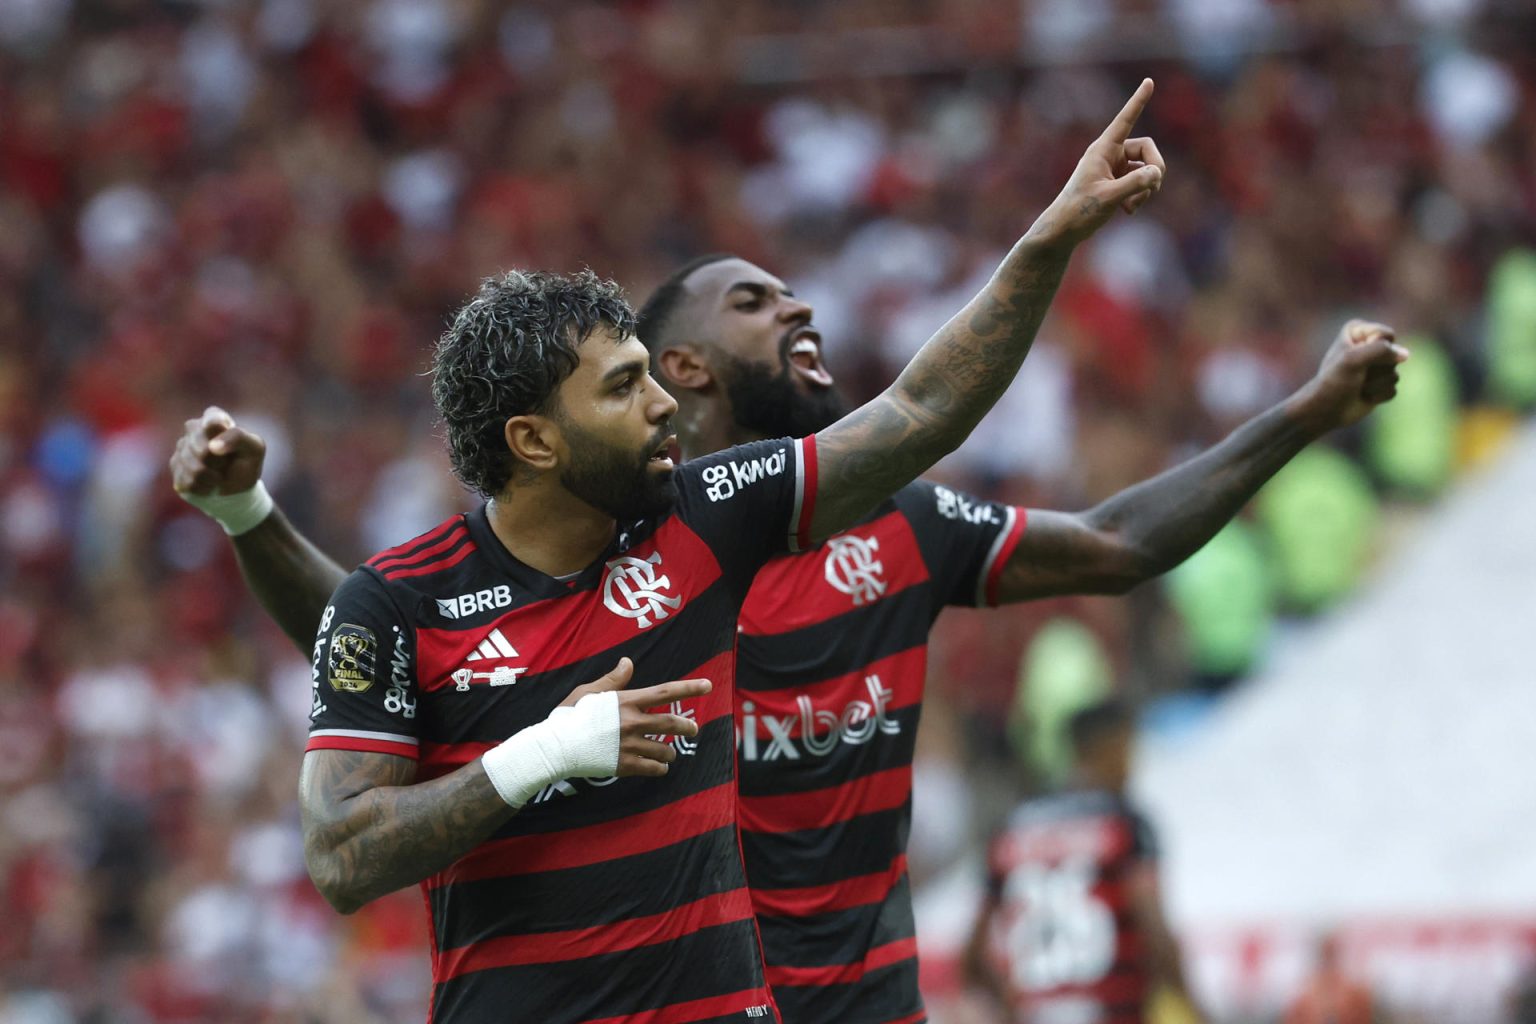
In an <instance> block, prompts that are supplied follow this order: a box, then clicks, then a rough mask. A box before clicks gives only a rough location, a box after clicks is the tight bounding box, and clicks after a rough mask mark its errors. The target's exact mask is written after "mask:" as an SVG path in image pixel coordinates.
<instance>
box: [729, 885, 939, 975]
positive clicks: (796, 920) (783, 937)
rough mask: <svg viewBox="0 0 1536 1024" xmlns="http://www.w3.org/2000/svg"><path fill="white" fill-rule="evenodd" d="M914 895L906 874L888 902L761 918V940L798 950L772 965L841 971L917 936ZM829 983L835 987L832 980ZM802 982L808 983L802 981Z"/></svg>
mask: <svg viewBox="0 0 1536 1024" xmlns="http://www.w3.org/2000/svg"><path fill="white" fill-rule="evenodd" d="M911 897H912V883H911V882H910V880H909V879H908V878H907V876H906V875H905V874H902V875H901V876H900V878H898V880H897V884H896V885H895V886H893V887H892V889H891V891H890V892H889V893H888V894H887V898H885V899H883V900H881V901H880V902H878V903H869V904H865V905H863V906H857V907H848V908H846V909H843V910H830V911H825V912H822V913H817V914H807V915H804V916H797V917H793V918H789V917H776V916H773V915H766V914H765V915H762V916H760V917H759V919H758V925H759V927H760V928H761V929H762V932H763V942H764V943H765V944H769V945H772V946H773V947H775V948H779V949H785V948H792V949H793V950H794V955H793V956H792V957H790V958H788V959H786V960H785V961H784V962H783V963H780V964H770V965H769V966H770V968H772V967H775V966H779V967H794V968H799V967H815V968H821V967H837V968H843V967H847V966H849V965H856V964H859V963H861V962H862V961H863V960H864V958H865V956H867V955H868V953H869V951H870V950H871V949H872V948H874V947H875V946H884V945H889V944H890V943H893V942H897V941H900V940H902V939H910V938H912V937H914V936H915V935H916V934H917V925H916V924H915V919H914V917H913V913H912V899H911ZM785 977H789V976H785ZM848 980H849V979H847V978H844V979H843V981H845V982H846V981H848ZM826 983H827V984H831V982H830V981H828V982H826ZM798 984H810V982H806V981H803V980H802V981H801V982H798Z"/></svg>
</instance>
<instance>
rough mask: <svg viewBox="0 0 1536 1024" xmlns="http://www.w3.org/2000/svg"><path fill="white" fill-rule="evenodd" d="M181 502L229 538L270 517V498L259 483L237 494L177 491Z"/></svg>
mask: <svg viewBox="0 0 1536 1024" xmlns="http://www.w3.org/2000/svg"><path fill="white" fill-rule="evenodd" d="M181 497H182V500H184V501H185V502H186V503H187V504H188V505H191V506H192V507H193V508H195V509H197V510H198V511H199V512H202V513H203V514H204V515H206V516H208V517H209V518H211V519H212V520H213V521H214V522H216V523H218V524H219V525H220V526H222V527H224V532H225V533H227V534H229V535H230V536H231V537H238V536H240V535H241V534H242V533H246V532H247V531H249V530H251V529H253V528H254V527H255V526H256V525H257V524H259V523H260V522H261V521H262V520H263V519H265V518H267V516H269V515H271V514H272V495H270V494H268V493H267V485H266V484H264V483H262V482H261V481H260V480H257V481H256V486H255V487H252V488H250V489H249V490H245V491H241V492H240V493H238V494H188V493H186V492H185V491H183V492H181Z"/></svg>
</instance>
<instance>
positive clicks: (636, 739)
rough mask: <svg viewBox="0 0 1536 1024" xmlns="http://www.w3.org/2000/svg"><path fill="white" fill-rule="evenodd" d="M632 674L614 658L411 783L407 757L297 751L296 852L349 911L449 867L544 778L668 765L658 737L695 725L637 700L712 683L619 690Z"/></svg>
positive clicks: (672, 755) (665, 698)
mask: <svg viewBox="0 0 1536 1024" xmlns="http://www.w3.org/2000/svg"><path fill="white" fill-rule="evenodd" d="M633 674H634V665H633V663H631V662H630V660H629V659H628V658H623V659H620V661H619V665H618V667H617V668H615V669H614V670H613V671H612V672H609V673H608V674H607V675H604V676H603V677H602V678H600V679H598V680H597V681H596V682H592V683H588V684H586V685H584V686H578V687H576V689H574V690H572V691H571V694H570V696H568V697H567V698H566V699H565V701H564V702H563V703H562V704H561V705H560V707H559V708H556V709H555V711H554V713H553V714H551V715H550V716H549V718H548V719H546V720H545V721H544V722H541V723H539V724H537V725H535V726H532V727H531V728H528V729H524V730H523V731H522V732H520V733H518V734H516V735H515V736H513V737H512V738H511V739H510V740H508V741H507V742H506V743H503V744H501V745H500V746H498V747H495V748H492V749H491V750H490V751H488V752H487V753H486V754H485V755H484V756H482V757H481V758H479V759H477V760H475V761H473V762H471V763H469V764H467V765H465V766H464V767H462V768H460V769H458V770H457V771H454V772H451V773H450V774H448V775H444V776H442V777H441V778H438V779H433V780H432V781H430V782H422V783H418V782H416V781H415V779H416V762H415V761H412V760H411V759H409V758H405V757H395V756H392V755H390V754H373V753H363V752H358V751H352V750H311V751H310V752H308V753H307V754H305V755H304V767H303V770H302V772H301V774H300V776H299V808H300V811H301V812H302V817H303V829H304V862H305V864H306V865H307V866H308V868H309V874H310V877H311V878H312V879H313V880H314V883H315V888H317V889H319V890H320V894H321V895H322V896H324V897H325V898H326V900H327V901H329V902H330V904H331V906H333V907H335V908H336V909H337V910H339V911H341V912H342V913H343V914H350V913H352V912H353V911H354V910H356V909H358V908H359V907H361V906H363V904H365V903H368V902H369V901H370V900H373V899H376V898H378V897H379V896H382V895H384V894H385V893H389V892H394V891H395V890H396V889H400V888H403V887H405V886H407V885H412V884H414V883H416V882H419V881H421V880H422V879H424V878H427V877H429V876H431V875H433V874H435V873H437V872H438V871H441V870H443V869H444V868H446V867H448V866H449V865H450V864H452V863H453V862H454V861H456V860H458V859H459V858H460V857H462V856H464V854H466V853H468V852H469V851H470V850H472V849H473V848H474V847H476V846H478V845H479V844H480V843H482V842H484V841H485V839H486V838H487V837H488V836H490V834H491V833H492V832H494V831H496V829H497V828H498V827H499V826H500V825H501V824H502V823H503V822H505V821H506V820H507V819H509V818H511V817H512V816H513V815H514V814H516V813H517V812H518V810H519V809H520V808H521V807H522V806H523V804H524V803H525V802H526V801H527V800H529V799H531V797H532V795H533V794H534V793H535V792H537V791H538V790H539V789H540V788H542V787H543V786H546V785H549V784H550V783H553V782H557V781H559V780H561V779H567V778H602V777H606V776H610V775H619V776H630V775H649V776H658V775H665V774H666V773H667V766H668V765H669V764H671V762H672V761H673V760H675V759H676V757H677V748H676V747H674V746H671V745H669V744H667V743H663V742H661V741H660V739H659V737H662V736H667V735H671V736H688V737H691V736H697V735H698V725H697V724H696V723H695V722H694V721H693V720H692V719H688V718H683V717H681V716H680V715H672V714H652V713H650V712H648V711H646V710H645V709H646V708H651V707H658V706H662V705H666V704H669V703H670V702H672V701H676V700H686V699H688V698H690V697H698V696H702V695H703V694H705V693H707V692H709V689H710V684H709V683H708V682H707V681H706V680H702V679H684V680H679V681H675V682H670V683H661V684H659V685H656V686H647V687H645V688H643V689H639V690H624V687H625V686H627V685H628V684H629V681H630V679H631V678H632V676H633ZM620 691H623V692H620ZM605 701H606V703H604V702H605ZM578 702H579V703H580V706H577V705H578ZM594 702H596V703H594Z"/></svg>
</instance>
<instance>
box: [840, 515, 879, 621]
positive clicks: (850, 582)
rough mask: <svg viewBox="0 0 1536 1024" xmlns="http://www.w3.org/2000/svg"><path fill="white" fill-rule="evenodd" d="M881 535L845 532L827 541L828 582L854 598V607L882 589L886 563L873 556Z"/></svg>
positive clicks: (876, 597) (871, 598) (877, 551)
mask: <svg viewBox="0 0 1536 1024" xmlns="http://www.w3.org/2000/svg"><path fill="white" fill-rule="evenodd" d="M879 551H880V538H878V537H868V538H865V537H860V536H858V535H856V534H852V533H847V534H843V535H842V536H840V537H833V538H832V539H830V540H828V541H827V563H826V567H825V572H826V576H827V582H828V583H830V584H832V586H833V587H835V588H836V589H838V590H840V591H842V592H843V593H845V594H847V595H849V596H850V597H852V598H853V604H854V607H858V606H859V605H864V604H868V603H870V602H871V601H874V600H877V599H878V598H879V597H880V595H882V594H884V593H885V585H886V584H885V564H884V563H883V562H880V561H878V560H877V559H876V557H875V556H876V555H877V554H878V553H879Z"/></svg>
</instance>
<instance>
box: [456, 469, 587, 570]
mask: <svg viewBox="0 0 1536 1024" xmlns="http://www.w3.org/2000/svg"><path fill="white" fill-rule="evenodd" d="M486 518H487V519H488V520H489V521H490V524H491V531H492V532H493V533H495V534H496V538H497V539H498V540H500V541H501V543H502V544H503V545H504V546H505V547H506V549H507V550H508V551H510V552H511V553H512V556H513V557H514V558H516V559H517V560H518V561H519V562H522V563H523V564H524V565H526V566H529V567H531V568H534V569H537V570H538V571H539V572H542V573H544V574H545V575H548V576H566V575H569V574H570V573H573V572H580V571H581V570H582V569H585V568H586V567H587V566H589V565H591V564H592V560H593V559H595V558H597V556H598V555H600V554H602V553H603V549H604V548H606V547H607V546H608V542H609V541H611V540H612V539H613V532H614V529H615V523H614V521H613V518H612V517H611V516H608V515H605V514H604V513H602V512H599V511H598V510H597V509H595V508H593V507H592V506H591V505H588V504H587V503H586V502H584V501H582V500H581V499H579V498H577V497H576V496H575V495H573V494H571V492H570V491H567V490H566V489H565V488H564V487H560V486H556V485H554V484H553V483H550V484H544V483H543V482H542V481H540V482H536V483H532V484H529V485H526V486H518V487H510V488H508V489H507V491H506V492H505V493H504V494H502V495H501V496H500V497H498V498H496V499H494V500H493V501H491V502H490V504H489V505H488V506H487V507H486Z"/></svg>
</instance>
